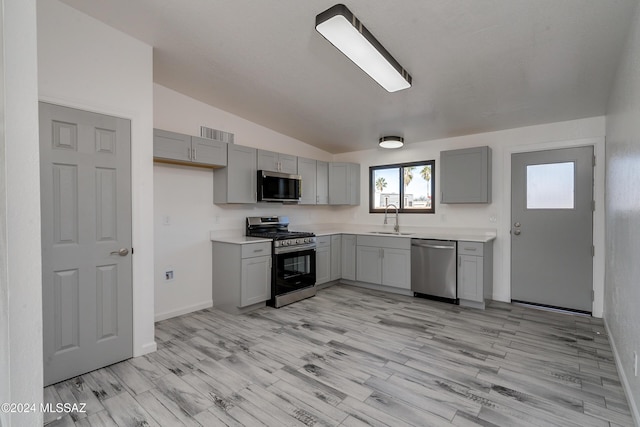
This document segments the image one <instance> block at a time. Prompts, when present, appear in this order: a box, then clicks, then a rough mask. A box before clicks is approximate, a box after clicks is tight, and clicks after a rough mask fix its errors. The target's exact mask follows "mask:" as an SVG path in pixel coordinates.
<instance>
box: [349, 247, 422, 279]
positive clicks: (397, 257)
mask: <svg viewBox="0 0 640 427" xmlns="http://www.w3.org/2000/svg"><path fill="white" fill-rule="evenodd" d="M356 252H357V257H356V266H357V268H356V280H357V281H359V282H366V283H372V284H376V285H384V286H390V287H394V288H401V289H411V240H410V239H408V238H400V237H377V236H358V237H357V247H356Z"/></svg>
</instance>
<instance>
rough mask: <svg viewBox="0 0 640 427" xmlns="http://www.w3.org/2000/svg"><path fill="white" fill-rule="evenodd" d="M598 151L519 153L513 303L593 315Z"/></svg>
mask: <svg viewBox="0 0 640 427" xmlns="http://www.w3.org/2000/svg"><path fill="white" fill-rule="evenodd" d="M592 203H593V147H577V148H566V149H559V150H547V151H536V152H530V153H518V154H513V155H512V158H511V299H512V300H513V301H522V302H529V303H534V304H542V305H547V306H554V307H561V308H568V309H572V310H580V311H585V312H589V313H590V312H591V311H592V305H593V304H592V290H593V252H592V247H593V205H592Z"/></svg>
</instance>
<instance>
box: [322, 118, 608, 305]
mask: <svg viewBox="0 0 640 427" xmlns="http://www.w3.org/2000/svg"><path fill="white" fill-rule="evenodd" d="M604 131H605V120H604V117H594V118H589V119H582V120H573V121H568V122H559V123H551V124H546V125H538V126H529V127H523V128H517V129H510V130H504V131H498V132H490V133H483V134H476V135H467V136H461V137H456V138H446V139H439V140H433V141H425V142H418V143H412V144H407V145H405V147H404V148H402V149H400V150H383V149H380V148H374V149H371V150H366V151H358V152H351V153H344V154H339V155H336V156H335V160H339V161H352V162H357V163H360V164H361V189H360V191H361V199H362V204H361V206H360V207H358V208H357V209H355V210H354V211H352V212H351V215H350V218H349V221H350V222H352V223H357V224H371V225H380V224H382V219H383V215H382V214H370V213H369V205H368V199H369V196H368V194H369V166H375V165H385V164H393V163H402V162H409V161H419V160H431V159H435V160H436V177H439V172H438V166H439V164H440V151H441V150H447V149H452V148H465V147H475V146H483V145H488V146H490V147H491V148H492V151H493V175H492V182H493V191H492V193H493V197H492V200H493V201H492V203H491V204H488V205H484V204H482V205H471V204H469V205H466V204H465V205H447V204H440V203H439V197H437V196H436V213H435V214H433V215H429V214H400V227H401V229H402V226H403V225H404V226H425V227H432V226H433V227H437V226H444V227H471V228H493V229H497V233H498V237H497V239H496V241H495V242H494V266H493V274H494V276H493V277H494V287H493V297H494V299H496V300H499V301H510V298H511V288H510V283H509V275H510V274H509V272H510V258H509V254H510V239H509V225H510V224H509V223H510V218H509V212H510V198H509V191H510V182H511V181H510V180H511V177H510V176H511V169H510V168H511V163H510V161H511V153H512V152H516V151H524V150H530V151H535V150H539V149H551V148H558V147H564V146H571V145H582V144H597V145H598V147H597V149H596V152H598V151H599V152H600V153H602V154H604ZM374 144H375V141H372V145H374ZM602 164H603V162H601V165H602ZM597 172H598V171H596V173H597ZM599 179H600V180H601V182H602V183H603V182H604V181H603V172H601V173H600V175H599ZM602 186H603V184H600V185H599V187H598V186H597V189H596V190H597V191H600V192H602ZM438 194H440V185H439V182H438V180H437V179H436V195H438ZM492 218H493V219H494V221H495V222H494V221H492ZM598 221H599V222H600V228H602V221H603V220H600V219H599V218H596V222H598ZM602 234H603V233H602V232H600V231H598V230H596V239H598V238H600V239H602ZM598 236H599V237H598ZM596 245H597V247H602V245H603V242H600V244H599V246H598V241H597V240H596ZM599 256H600V258H599V259H598V260H594V274H595V277H596V281H595V283H596V286H595V293H596V301H595V303H594V315H596V316H601V315H602V294H603V286H602V276H603V273H602V267H601V265H600V264H601V263H602V262H603V255H602V251H600V252H599ZM600 259H602V260H600ZM597 280H599V281H600V283H598V282H597Z"/></svg>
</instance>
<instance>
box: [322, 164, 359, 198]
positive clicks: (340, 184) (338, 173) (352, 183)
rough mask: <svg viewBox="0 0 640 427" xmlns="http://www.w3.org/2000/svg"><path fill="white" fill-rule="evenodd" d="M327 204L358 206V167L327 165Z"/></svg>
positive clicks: (351, 165) (355, 165)
mask: <svg viewBox="0 0 640 427" xmlns="http://www.w3.org/2000/svg"><path fill="white" fill-rule="evenodd" d="M329 204H330V205H359V204H360V165H358V164H356V163H340V162H331V163H329Z"/></svg>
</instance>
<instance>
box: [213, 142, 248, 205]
mask: <svg viewBox="0 0 640 427" xmlns="http://www.w3.org/2000/svg"><path fill="white" fill-rule="evenodd" d="M257 172H258V168H257V164H256V149H255V148H250V147H244V146H242V145H237V144H229V148H228V152H227V167H226V168H222V169H216V170H215V171H214V172H213V203H256V185H257V176H258V175H257Z"/></svg>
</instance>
